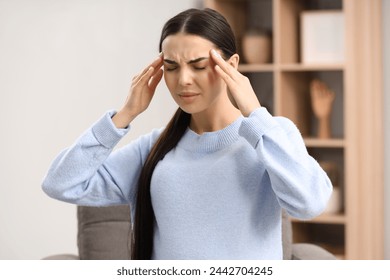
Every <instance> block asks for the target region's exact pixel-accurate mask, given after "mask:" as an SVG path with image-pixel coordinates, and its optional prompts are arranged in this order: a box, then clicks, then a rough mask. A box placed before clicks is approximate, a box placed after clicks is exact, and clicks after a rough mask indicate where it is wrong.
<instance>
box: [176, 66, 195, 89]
mask: <svg viewBox="0 0 390 280" xmlns="http://www.w3.org/2000/svg"><path fill="white" fill-rule="evenodd" d="M192 81H193V77H192V72H191V71H190V70H189V69H186V68H183V69H181V71H180V74H179V84H180V85H182V86H186V85H190V84H192Z"/></svg>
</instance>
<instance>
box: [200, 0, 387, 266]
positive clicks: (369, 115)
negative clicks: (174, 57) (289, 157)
mask: <svg viewBox="0 0 390 280" xmlns="http://www.w3.org/2000/svg"><path fill="white" fill-rule="evenodd" d="M204 3H205V6H206V7H210V8H213V9H215V10H218V11H219V12H221V13H222V14H223V15H225V17H226V18H227V20H228V21H229V23H230V24H231V25H232V27H233V30H234V32H235V35H236V38H237V41H238V45H239V46H241V40H242V38H243V36H244V34H245V32H246V31H247V30H248V29H249V28H251V26H250V25H251V24H253V22H255V23H256V24H260V25H262V26H261V27H262V28H264V29H267V31H269V32H270V33H271V34H272V59H271V62H269V63H266V64H245V63H243V64H240V66H239V71H240V72H242V73H244V74H245V75H247V76H248V77H249V78H250V79H251V81H252V85H253V87H254V89H255V91H256V94H257V95H258V97H259V100H260V103H261V104H262V105H263V106H265V107H267V108H268V110H269V111H270V112H271V114H273V115H281V116H286V117H288V118H290V119H291V120H292V121H294V122H295V124H296V125H297V127H298V128H299V129H300V131H301V133H302V135H303V136H304V140H305V144H306V146H307V149H308V151H309V153H310V154H311V155H312V156H313V157H315V158H316V159H317V160H318V161H333V162H335V163H336V164H337V167H338V169H339V172H340V176H339V184H338V185H339V186H338V187H339V188H341V190H342V194H343V195H342V204H343V207H342V211H341V212H340V213H333V214H330V213H329V214H328V213H324V214H323V215H321V216H319V217H317V218H315V219H313V220H311V221H299V220H293V233H294V242H311V243H316V244H318V245H321V246H323V247H324V248H326V249H328V250H330V251H331V252H333V253H334V254H335V255H337V256H338V257H339V258H340V259H382V258H383V201H382V198H383V164H382V163H383V129H382V107H381V104H382V80H381V79H382V72H381V71H382V70H381V55H380V54H381V49H380V46H381V43H380V42H381V33H380V26H381V1H380V0H359V1H355V0H327V1H323V0H311V1H306V0H205V1H204ZM313 9H314V10H338V11H341V12H343V15H344V19H345V32H344V34H345V38H344V39H345V56H346V58H345V62H344V63H336V64H335V63H332V64H328V63H324V64H315V65H312V64H310V65H305V64H302V63H301V58H300V39H301V38H300V36H301V34H300V21H299V20H300V15H301V13H302V12H303V11H308V10H313ZM251 17H252V18H251ZM253 17H254V19H253ZM239 54H240V56H241V57H242V54H241V50H240V51H239ZM314 78H319V79H321V80H322V81H324V82H325V83H326V84H328V85H329V87H330V88H332V90H333V91H334V92H335V93H336V99H335V102H334V105H333V112H332V116H331V127H332V138H330V139H319V138H317V137H316V130H317V125H316V119H315V118H314V115H313V113H312V111H311V103H310V93H309V84H310V81H311V80H312V79H314Z"/></svg>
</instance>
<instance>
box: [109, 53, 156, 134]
mask: <svg viewBox="0 0 390 280" xmlns="http://www.w3.org/2000/svg"><path fill="white" fill-rule="evenodd" d="M162 65H163V57H162V54H161V55H159V56H158V58H156V59H155V60H154V61H153V62H152V63H151V64H150V65H149V66H148V67H146V68H145V69H144V70H143V71H142V72H141V73H140V74H138V75H136V76H135V77H134V78H133V80H132V82H131V87H130V91H129V94H128V96H127V99H126V102H125V104H124V106H123V107H122V109H120V110H119V111H118V112H117V113H116V114H115V115H114V116H113V117H112V121H113V122H114V124H115V126H116V127H117V128H125V127H127V126H128V125H129V124H130V123H131V122H132V120H134V119H135V118H136V117H137V116H138V115H139V114H141V113H142V112H143V111H145V110H146V108H148V106H149V104H150V102H151V101H152V98H153V95H154V92H155V90H156V87H157V85H158V84H159V82H160V81H161V78H162V75H163V70H162V69H161V66H162Z"/></svg>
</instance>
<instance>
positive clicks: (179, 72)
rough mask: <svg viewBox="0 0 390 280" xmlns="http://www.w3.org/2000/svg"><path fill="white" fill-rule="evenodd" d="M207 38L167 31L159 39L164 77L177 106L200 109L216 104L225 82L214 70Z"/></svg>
mask: <svg viewBox="0 0 390 280" xmlns="http://www.w3.org/2000/svg"><path fill="white" fill-rule="evenodd" d="M213 48H215V45H214V44H213V43H211V42H210V41H208V40H206V39H204V38H202V37H199V36H196V35H189V34H184V33H178V34H175V35H170V36H168V37H167V38H165V40H164V41H163V43H162V51H163V53H164V78H165V83H166V84H167V87H168V89H169V91H170V93H171V95H172V97H173V99H174V100H175V102H176V103H177V104H178V105H179V107H180V108H181V109H182V110H183V111H185V112H187V113H189V114H195V113H201V112H203V111H205V110H207V109H210V108H211V106H212V105H215V104H217V102H218V100H220V99H221V96H223V93H225V96H226V84H224V83H223V81H222V79H221V78H220V77H219V76H218V74H217V73H216V72H215V70H214V66H215V63H214V62H213V61H212V59H211V58H210V50H211V49H213Z"/></svg>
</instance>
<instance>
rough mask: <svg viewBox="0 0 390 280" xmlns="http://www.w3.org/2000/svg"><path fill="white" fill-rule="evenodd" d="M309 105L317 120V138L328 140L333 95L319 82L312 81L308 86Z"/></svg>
mask: <svg viewBox="0 0 390 280" xmlns="http://www.w3.org/2000/svg"><path fill="white" fill-rule="evenodd" d="M310 95H311V105H312V108H313V112H314V115H315V116H316V117H317V119H318V138H323V139H324V138H330V137H331V128H330V114H331V111H332V105H333V101H334V98H335V93H334V92H333V91H331V90H330V89H329V88H328V87H327V85H326V84H324V83H323V82H321V81H320V80H317V79H315V80H313V81H312V82H311V84H310Z"/></svg>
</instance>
